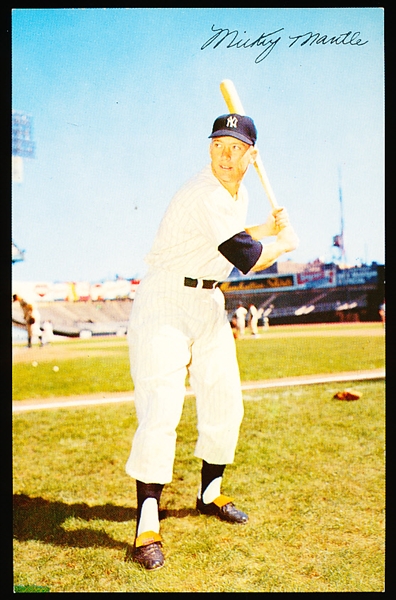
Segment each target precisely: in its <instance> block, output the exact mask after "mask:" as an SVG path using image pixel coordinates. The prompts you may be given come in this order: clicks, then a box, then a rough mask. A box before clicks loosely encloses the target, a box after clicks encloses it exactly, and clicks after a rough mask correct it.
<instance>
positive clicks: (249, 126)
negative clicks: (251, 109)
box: [209, 113, 257, 146]
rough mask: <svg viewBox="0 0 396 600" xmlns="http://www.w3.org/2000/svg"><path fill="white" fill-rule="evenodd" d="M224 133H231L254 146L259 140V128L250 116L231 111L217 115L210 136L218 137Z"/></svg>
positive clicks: (232, 135)
mask: <svg viewBox="0 0 396 600" xmlns="http://www.w3.org/2000/svg"><path fill="white" fill-rule="evenodd" d="M223 135H229V136H231V137H234V138H237V139H238V140H241V141H242V142H245V144H250V145H251V146H254V144H255V143H256V140H257V129H256V126H255V124H254V123H253V119H251V118H250V117H247V116H245V115H238V114H237V113H231V114H228V115H221V116H220V117H217V119H216V120H215V122H214V123H213V128H212V133H211V134H210V136H209V137H210V138H216V137H221V136H223Z"/></svg>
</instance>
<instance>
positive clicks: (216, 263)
mask: <svg viewBox="0 0 396 600" xmlns="http://www.w3.org/2000/svg"><path fill="white" fill-rule="evenodd" d="M247 207H248V194H247V191H246V188H245V186H244V185H243V184H242V185H241V186H240V188H239V191H238V198H237V200H234V198H233V197H232V196H231V194H230V193H229V192H228V191H227V190H226V189H225V187H224V186H223V185H222V184H221V183H220V182H219V181H218V179H217V178H216V177H215V176H214V175H213V172H212V168H211V165H207V166H206V167H205V168H204V169H203V170H202V171H201V172H200V173H198V175H196V176H195V177H193V178H192V179H190V180H189V181H188V182H187V183H186V184H185V185H184V186H183V187H182V188H181V189H180V190H179V191H178V192H177V193H176V194H175V196H174V197H173V198H172V200H171V202H170V204H169V206H168V209H167V211H166V212H165V215H164V217H163V219H162V221H161V224H160V227H159V229H158V232H157V235H156V237H155V240H154V243H153V246H152V248H151V251H150V252H149V254H148V255H147V256H146V262H147V264H148V265H150V266H152V267H154V268H159V269H164V270H166V271H172V272H174V273H178V274H180V275H183V276H185V277H194V278H198V279H216V280H217V281H222V280H224V279H226V278H227V277H228V275H229V274H230V272H231V270H232V267H233V265H232V264H231V263H230V262H229V261H228V260H227V259H226V258H225V257H224V256H223V255H222V254H221V253H220V252H219V251H218V249H217V248H218V246H219V245H220V244H221V243H222V242H225V241H226V240H228V239H230V238H231V237H232V236H234V235H236V234H237V233H240V232H241V231H244V229H245V223H246V215H247Z"/></svg>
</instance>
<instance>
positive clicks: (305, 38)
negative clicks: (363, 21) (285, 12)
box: [201, 25, 368, 64]
mask: <svg viewBox="0 0 396 600" xmlns="http://www.w3.org/2000/svg"><path fill="white" fill-rule="evenodd" d="M211 31H212V32H214V35H212V36H211V37H210V38H209V39H208V40H206V42H205V43H204V44H203V45H202V46H201V50H205V48H208V47H209V46H210V45H212V44H213V48H217V47H218V46H220V44H222V43H223V42H226V43H225V47H226V48H253V47H255V46H256V47H262V48H263V50H262V52H260V54H258V56H256V59H255V61H254V62H255V63H256V64H258V63H260V62H261V61H263V60H264V59H265V58H267V56H268V55H269V54H270V52H272V50H273V49H274V48H275V46H276V45H277V44H278V43H279V42H280V41H281V39H282V36H281V35H278V34H279V33H280V32H281V31H284V27H281V28H279V29H276V30H275V31H271V32H270V33H261V34H260V35H259V36H258V37H257V38H255V39H253V40H252V39H251V38H247V39H244V37H243V35H239V31H238V30H237V29H235V30H233V31H231V30H230V29H227V28H222V27H220V28H218V29H215V26H214V25H212V27H211ZM243 33H244V34H246V31H244V32H243ZM360 35H361V34H360V31H356V32H354V33H352V31H348V32H347V33H340V34H339V35H333V36H331V37H329V36H328V35H322V34H320V33H313V32H312V31H308V32H306V33H303V34H299V35H289V36H288V37H289V40H292V41H291V42H290V43H289V48H291V47H292V46H294V44H299V45H300V46H305V45H306V44H308V45H309V46H312V45H313V44H322V45H326V44H336V45H337V46H339V45H340V44H343V45H350V46H364V45H365V44H367V43H368V40H365V41H363V40H362V39H361V38H360ZM227 42H228V43H227Z"/></svg>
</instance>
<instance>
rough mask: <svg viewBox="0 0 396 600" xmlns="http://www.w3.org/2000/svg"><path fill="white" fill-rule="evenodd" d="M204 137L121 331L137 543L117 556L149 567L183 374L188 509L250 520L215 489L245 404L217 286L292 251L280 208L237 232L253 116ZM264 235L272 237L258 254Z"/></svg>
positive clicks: (157, 563)
mask: <svg viewBox="0 0 396 600" xmlns="http://www.w3.org/2000/svg"><path fill="white" fill-rule="evenodd" d="M209 137H210V138H211V143H210V148H209V152H210V158H211V162H210V164H208V165H207V166H206V167H205V168H204V169H203V170H202V171H201V172H200V173H198V175H196V176H195V177H193V178H192V179H191V180H190V181H188V182H187V183H186V184H185V185H184V186H183V187H182V188H181V189H180V190H179V192H177V193H176V195H175V196H174V197H173V199H172V201H171V202H170V204H169V206H168V209H167V211H166V213H165V215H164V217H163V219H162V221H161V224H160V227H159V230H158V232H157V235H156V237H155V239H154V243H153V246H152V248H151V251H150V252H149V254H148V256H147V257H146V262H147V263H148V266H149V270H148V273H147V275H146V276H145V277H144V279H143V280H142V281H141V283H140V284H139V287H138V288H137V291H136V296H135V300H134V304H133V308H132V311H131V316H130V321H129V328H128V341H129V352H130V365H131V375H132V378H133V381H134V385H135V408H136V414H137V419H138V427H137V430H136V432H135V435H134V438H133V441H132V448H131V452H130V456H129V458H128V461H127V464H126V472H127V473H128V474H129V475H130V476H131V477H133V478H134V479H135V480H136V492H137V520H136V537H135V541H134V545H133V550H132V552H131V553H128V554H127V556H126V559H127V560H134V561H136V562H138V563H140V564H141V565H143V567H145V568H146V569H148V570H153V569H157V568H160V567H162V566H163V564H164V555H163V552H162V538H161V535H160V524H159V503H160V497H161V492H162V490H163V487H164V485H165V484H168V483H170V482H171V481H172V476H173V463H174V456H175V446H176V428H177V425H178V423H179V420H180V417H181V413H182V408H183V403H184V397H185V378H186V374H187V372H188V374H189V378H190V384H191V387H192V389H193V391H194V393H195V397H196V406H197V429H198V438H197V443H196V447H195V456H197V457H198V458H199V459H200V460H201V461H202V468H201V481H200V484H199V489H198V494H197V498H196V508H197V510H198V511H199V512H200V513H203V514H206V515H213V516H216V517H217V518H219V519H221V520H223V521H227V522H229V523H239V524H243V523H246V522H247V520H248V516H247V515H246V514H245V513H244V512H243V511H241V510H239V509H238V508H236V506H235V504H234V502H233V499H232V498H230V497H229V496H226V495H224V494H223V493H222V491H221V485H222V479H223V473H224V470H225V467H226V465H227V464H229V463H232V462H233V461H234V455H235V450H236V445H237V441H238V436H239V428H240V424H241V421H242V417H243V401H242V392H241V383H240V376H239V368H238V363H237V358H236V349H235V342H234V337H233V334H232V330H231V327H230V324H229V321H228V318H227V315H226V311H225V306H224V296H223V293H222V292H221V290H220V289H219V287H218V286H217V282H218V281H224V280H225V279H226V278H227V277H228V275H229V274H230V272H231V270H232V268H233V267H234V266H236V267H237V268H238V269H239V270H241V271H242V272H243V273H248V272H249V271H254V270H257V271H261V270H263V269H265V268H267V267H269V266H270V265H272V264H273V263H274V262H275V261H276V260H277V259H278V257H279V256H281V255H282V254H284V253H285V252H290V251H292V250H294V249H295V248H296V247H297V245H298V239H297V236H296V234H295V232H294V230H293V228H292V226H291V224H290V221H289V217H288V214H287V211H286V210H285V209H284V208H279V209H276V210H274V211H273V212H272V213H270V215H269V216H268V218H267V220H266V221H265V223H263V224H261V225H258V226H254V227H249V228H246V225H245V223H246V214H247V207H248V195H247V191H246V188H245V186H244V185H243V183H242V180H243V177H244V175H245V173H246V171H247V169H248V167H249V165H250V164H252V163H253V162H254V160H255V157H256V156H257V151H256V149H255V143H256V137H257V131H256V127H255V125H254V122H253V121H252V119H251V118H250V117H247V116H241V115H238V114H227V115H222V116H220V117H218V118H217V119H216V120H215V122H214V124H213V128H212V133H211V135H210V136H209ZM182 142H183V143H186V140H182ZM267 236H275V239H274V241H272V242H271V243H268V244H266V245H263V244H262V243H261V241H260V240H261V239H263V238H264V237H267Z"/></svg>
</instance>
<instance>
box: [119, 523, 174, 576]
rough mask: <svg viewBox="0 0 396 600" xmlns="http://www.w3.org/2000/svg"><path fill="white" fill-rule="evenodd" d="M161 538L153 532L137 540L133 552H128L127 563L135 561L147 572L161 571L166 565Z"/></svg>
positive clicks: (148, 532) (143, 534)
mask: <svg viewBox="0 0 396 600" xmlns="http://www.w3.org/2000/svg"><path fill="white" fill-rule="evenodd" d="M161 547H162V543H161V536H160V535H159V534H158V533H154V532H153V531H146V532H145V533H142V534H141V535H139V537H137V538H136V540H135V543H134V545H133V549H132V551H130V550H129V551H127V554H126V556H125V560H126V561H131V560H132V561H134V562H137V563H139V564H140V565H142V567H144V568H145V569H147V571H154V570H155V569H160V568H161V567H163V566H164V564H165V558H164V555H163V554H162V550H161Z"/></svg>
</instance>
